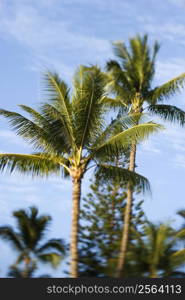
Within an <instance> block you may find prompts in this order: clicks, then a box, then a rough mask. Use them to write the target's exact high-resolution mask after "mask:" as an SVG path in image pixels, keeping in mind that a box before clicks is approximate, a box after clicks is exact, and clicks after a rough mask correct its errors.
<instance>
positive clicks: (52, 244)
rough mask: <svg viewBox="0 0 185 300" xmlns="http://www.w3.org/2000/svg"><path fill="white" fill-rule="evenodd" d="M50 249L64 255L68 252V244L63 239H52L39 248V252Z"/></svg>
mask: <svg viewBox="0 0 185 300" xmlns="http://www.w3.org/2000/svg"><path fill="white" fill-rule="evenodd" d="M48 250H57V251H59V253H61V254H63V255H64V254H65V252H66V245H65V243H64V241H63V240H62V239H50V240H49V241H47V242H46V243H45V244H44V245H42V246H40V247H39V248H38V249H37V253H40V254H42V253H44V251H48Z"/></svg>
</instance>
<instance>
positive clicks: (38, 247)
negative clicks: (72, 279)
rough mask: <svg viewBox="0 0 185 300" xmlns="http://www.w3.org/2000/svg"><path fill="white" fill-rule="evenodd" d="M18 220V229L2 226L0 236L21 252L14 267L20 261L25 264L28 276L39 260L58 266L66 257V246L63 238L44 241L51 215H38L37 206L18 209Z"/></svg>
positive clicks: (15, 215)
mask: <svg viewBox="0 0 185 300" xmlns="http://www.w3.org/2000/svg"><path fill="white" fill-rule="evenodd" d="M13 216H14V217H15V218H16V221H17V230H14V229H13V228H12V227H11V226H1V227H0V237H1V238H2V239H4V240H6V241H9V242H10V243H11V245H12V246H13V248H14V249H15V250H16V251H17V252H18V253H19V256H18V258H17V260H16V263H15V265H14V266H13V267H14V268H17V265H18V264H20V263H24V264H25V270H24V276H25V277H27V276H28V275H29V273H31V271H32V269H33V270H34V269H35V268H36V266H37V261H40V262H45V263H49V264H51V265H52V266H53V267H57V266H58V265H59V263H60V261H61V259H62V258H63V257H64V255H65V252H66V246H65V244H64V242H63V240H60V239H50V240H48V241H46V242H43V243H42V240H43V239H44V236H45V233H46V230H47V227H48V225H49V224H50V221H51V217H50V216H48V215H40V216H38V210H37V208H36V207H31V208H30V210H29V211H28V212H27V211H26V210H23V209H22V210H18V211H15V212H14V213H13Z"/></svg>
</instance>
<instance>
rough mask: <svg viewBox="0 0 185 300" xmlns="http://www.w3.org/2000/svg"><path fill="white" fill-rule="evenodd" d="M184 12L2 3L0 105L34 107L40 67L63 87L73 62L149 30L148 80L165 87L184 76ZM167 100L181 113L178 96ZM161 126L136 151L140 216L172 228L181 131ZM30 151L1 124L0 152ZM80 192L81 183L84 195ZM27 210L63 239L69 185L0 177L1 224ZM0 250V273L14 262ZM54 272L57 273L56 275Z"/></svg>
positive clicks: (180, 192) (110, 4) (171, 4)
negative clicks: (148, 193) (145, 182)
mask: <svg viewBox="0 0 185 300" xmlns="http://www.w3.org/2000/svg"><path fill="white" fill-rule="evenodd" d="M184 15H185V0H166V1H160V0H150V1H147V0H132V1H129V0H128V1H127V0H116V1H115V0H93V1H89V0H39V1H38V0H37V1H36V0H11V1H9V0H1V1H0V107H2V108H5V109H10V110H19V109H18V108H17V104H26V105H31V106H34V107H37V104H38V103H39V101H41V100H43V98H42V93H41V88H42V80H41V79H42V73H43V71H44V70H45V69H46V68H47V69H48V68H49V69H54V70H56V71H57V72H59V73H60V74H61V76H62V77H63V79H64V80H66V81H67V82H68V83H70V80H71V78H72V75H73V72H74V71H75V68H76V67H77V66H78V65H79V64H99V65H100V66H102V67H103V66H104V65H105V62H106V60H108V59H110V58H113V57H114V56H113V53H112V46H111V42H112V41H115V40H123V41H125V42H127V41H128V38H129V37H131V36H134V35H135V34H137V33H139V34H141V35H142V34H144V33H148V34H149V36H150V42H151V44H152V43H153V42H154V40H156V39H157V40H158V41H159V42H160V43H161V50H160V52H159V55H158V60H157V65H156V78H155V83H156V84H161V83H164V82H166V81H167V80H169V79H171V78H172V77H175V76H177V75H178V74H180V73H182V72H185V19H184ZM170 103H173V104H176V105H178V106H179V107H181V108H182V109H185V92H182V93H181V94H179V95H178V96H176V97H173V98H172V99H171V100H170ZM165 126H166V128H167V129H166V130H165V131H163V132H161V133H160V134H158V135H155V136H153V137H152V138H150V139H149V140H148V141H147V142H146V143H144V144H143V146H141V147H140V148H139V153H138V157H137V165H138V168H137V172H139V173H141V174H143V175H145V176H147V177H148V178H149V179H150V182H151V184H152V191H153V196H152V197H150V198H149V197H145V204H144V208H145V211H146V213H147V216H148V217H150V219H152V220H155V221H159V220H166V219H176V221H177V223H178V222H179V220H180V219H178V217H176V216H175V213H176V211H177V210H178V209H181V208H184V184H185V183H184V182H185V129H182V128H180V127H178V126H172V125H169V124H165ZM30 151H32V149H31V148H30V147H28V146H27V145H26V144H25V143H24V142H23V140H22V139H21V138H19V137H17V136H16V135H15V134H14V133H13V132H12V131H11V130H10V128H9V127H8V124H7V122H6V121H4V119H0V152H14V153H16V152H23V153H29V152H30ZM87 177H89V175H88V176H87ZM87 190H88V180H85V182H84V185H83V193H84V195H85V193H86V191H87ZM141 198H142V196H141ZM31 205H36V206H38V207H39V209H40V211H41V213H49V214H51V215H52V217H53V223H52V227H51V230H50V232H49V236H50V237H61V236H62V237H64V238H66V239H68V238H69V228H70V209H71V183H70V181H65V182H64V181H62V180H61V179H58V178H55V177H52V178H50V179H49V180H42V179H34V180H32V178H31V177H23V176H21V175H19V174H14V175H11V177H10V176H9V175H8V174H0V225H4V224H8V223H11V224H13V223H12V222H13V220H12V218H11V213H12V211H13V210H15V209H19V208H26V207H29V206H31ZM177 223H176V224H177ZM174 224H175V223H174ZM0 249H1V253H3V256H4V257H3V261H0V276H3V275H5V270H6V267H7V265H8V264H10V263H12V262H13V259H14V258H13V256H12V254H11V253H12V252H11V250H10V249H9V247H7V246H6V245H5V244H4V243H3V242H2V241H0ZM2 249H3V250H2ZM10 255H11V256H10ZM1 257H2V256H1ZM10 257H11V262H10V259H9V258H10ZM55 275H58V276H60V275H61V270H59V271H57V273H56V274H55Z"/></svg>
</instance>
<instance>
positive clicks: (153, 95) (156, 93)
mask: <svg viewBox="0 0 185 300" xmlns="http://www.w3.org/2000/svg"><path fill="white" fill-rule="evenodd" d="M184 85H185V73H182V74H181V75H179V76H177V77H176V78H173V79H171V80H170V81H168V82H166V83H164V84H163V85H161V86H159V87H156V88H154V89H153V90H152V91H151V92H150V97H149V99H150V100H151V102H152V103H153V104H155V103H156V102H157V101H163V100H167V99H168V98H170V97H171V96H173V95H174V94H176V93H177V92H180V91H181V89H182V88H183V87H184Z"/></svg>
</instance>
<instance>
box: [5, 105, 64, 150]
mask: <svg viewBox="0 0 185 300" xmlns="http://www.w3.org/2000/svg"><path fill="white" fill-rule="evenodd" d="M21 107H22V108H23V109H24V110H25V111H27V112H29V113H30V114H31V115H32V117H33V115H34V122H33V121H31V120H29V119H27V118H25V117H24V116H22V115H21V114H19V113H16V112H12V111H7V110H4V109H1V110H0V114H1V115H3V116H4V117H6V118H7V119H8V120H9V123H10V125H11V127H12V128H13V129H14V130H15V132H16V133H17V134H18V135H19V136H21V137H23V138H24V139H25V140H26V141H27V142H29V143H30V144H32V145H33V146H34V148H35V149H36V150H45V151H47V152H55V153H63V152H65V151H66V150H67V148H68V145H67V143H66V138H64V135H63V131H64V130H63V128H62V125H61V123H60V124H58V122H56V121H55V120H52V119H49V120H48V119H46V118H44V116H43V115H41V114H40V113H39V112H37V111H35V110H33V109H32V108H31V107H28V106H25V105H21ZM36 116H37V117H36Z"/></svg>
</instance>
